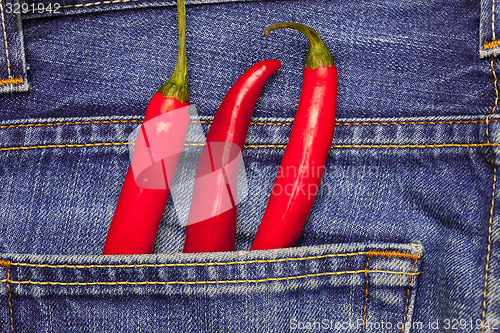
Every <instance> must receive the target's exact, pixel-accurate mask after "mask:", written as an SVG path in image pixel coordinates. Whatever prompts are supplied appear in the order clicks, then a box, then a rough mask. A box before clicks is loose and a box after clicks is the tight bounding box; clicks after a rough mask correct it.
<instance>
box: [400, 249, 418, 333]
mask: <svg viewBox="0 0 500 333" xmlns="http://www.w3.org/2000/svg"><path fill="white" fill-rule="evenodd" d="M417 261H418V259H415V262H414V263H413V266H412V267H411V269H410V275H409V278H408V280H409V282H408V290H407V292H406V302H405V314H404V317H403V328H402V329H401V332H402V333H404V332H405V325H406V315H407V314H408V302H409V300H410V288H411V278H412V276H413V275H412V274H411V273H412V272H413V269H414V268H415V266H416V265H417Z"/></svg>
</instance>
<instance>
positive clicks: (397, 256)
mask: <svg viewBox="0 0 500 333" xmlns="http://www.w3.org/2000/svg"><path fill="white" fill-rule="evenodd" d="M421 251H422V247H421V246H420V245H419V244H416V243H415V244H407V245H402V244H389V245H387V244H386V245H382V244H380V245H377V244H332V245H326V246H306V247H299V248H288V249H280V250H267V251H251V252H249V251H237V252H219V253H205V254H162V255H141V256H78V255H74V256H73V255H72V256H61V255H48V256H47V255H30V254H5V255H2V256H1V258H2V259H1V261H0V264H1V266H0V282H1V283H0V295H1V298H2V299H3V301H2V302H1V303H2V304H1V305H0V306H1V309H2V311H1V312H2V316H1V318H2V321H1V323H2V331H3V332H9V331H13V332H32V330H33V327H36V328H37V331H38V332H95V331H99V332H223V331H224V332H284V331H295V330H313V331H322V330H324V331H327V330H330V331H336V332H360V331H364V332H380V331H391V332H398V331H399V332H401V331H404V332H409V330H410V327H411V325H412V323H411V318H412V313H413V305H414V302H415V289H416V288H415V286H416V284H417V279H418V275H419V274H420V269H419V267H420V261H421V260H420V258H421V255H422V252H421ZM403 327H404V328H403Z"/></svg>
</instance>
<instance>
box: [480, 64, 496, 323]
mask: <svg viewBox="0 0 500 333" xmlns="http://www.w3.org/2000/svg"><path fill="white" fill-rule="evenodd" d="M493 60H494V59H493V57H492V58H491V71H492V72H493V77H494V78H495V83H494V85H495V105H494V106H493V110H492V111H491V114H494V113H495V111H496V109H497V107H498V79H497V75H496V72H495V64H494V62H493ZM489 116H490V115H488V116H487V117H486V139H487V142H490V134H489V130H488V127H489V126H488V125H489V124H488V120H489ZM490 156H491V162H492V164H493V193H492V195H491V209H490V218H489V220H488V247H487V251H488V253H487V255H486V266H485V273H484V290H483V311H482V313H481V333H484V327H485V320H486V308H487V304H486V296H487V295H486V294H487V292H488V273H489V268H490V255H491V232H492V229H493V210H494V208H495V194H496V193H495V192H496V181H497V168H496V164H495V157H494V156H493V149H490Z"/></svg>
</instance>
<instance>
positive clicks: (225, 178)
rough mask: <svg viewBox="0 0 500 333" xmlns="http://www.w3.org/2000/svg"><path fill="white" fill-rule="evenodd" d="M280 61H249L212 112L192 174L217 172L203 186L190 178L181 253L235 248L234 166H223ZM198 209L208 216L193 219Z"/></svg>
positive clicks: (242, 142)
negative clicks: (182, 251) (193, 185)
mask: <svg viewBox="0 0 500 333" xmlns="http://www.w3.org/2000/svg"><path fill="white" fill-rule="evenodd" d="M280 66H281V63H280V62H279V61H278V60H264V61H261V62H259V63H257V64H255V65H254V66H252V67H251V68H250V69H248V70H247V71H246V72H245V73H243V75H241V76H240V78H239V79H238V80H237V81H236V82H235V83H234V85H233V86H232V87H231V89H230V90H229V91H228V93H227V94H226V97H224V100H223V101H222V103H221V106H220V107H219V110H218V111H217V113H216V114H215V117H214V120H213V122H212V125H211V126H210V130H209V131H208V134H207V145H206V146H205V147H204V150H203V152H202V156H201V158H200V163H199V164H198V169H197V171H196V176H197V179H198V178H200V177H201V176H203V175H207V174H209V173H210V172H214V171H217V170H221V172H219V173H218V175H217V176H216V178H215V179H214V181H213V182H211V184H212V185H213V186H209V187H203V188H202V187H201V186H196V183H195V188H194V190H193V199H192V201H191V211H190V214H189V219H188V225H187V227H186V240H185V243H184V252H189V253H193V252H219V251H234V246H235V237H236V204H235V201H236V200H234V199H235V198H236V193H234V189H235V187H236V186H235V185H236V178H237V169H238V165H232V166H230V168H229V169H228V168H227V166H229V164H230V162H231V160H232V159H233V158H234V157H235V153H241V151H242V150H243V146H244V145H245V137H246V134H247V131H248V126H249V125H250V120H251V117H252V113H253V109H254V108H255V103H257V99H258V98H259V95H260V92H261V90H262V88H263V87H264V84H265V83H266V82H267V80H268V79H269V78H270V77H271V75H272V74H274V73H275V72H276V71H277V70H278V69H279V68H280ZM218 144H219V145H218ZM220 144H222V145H220ZM234 148H236V150H237V151H235V149H234ZM203 161H205V162H203ZM231 190H233V193H232V192H231ZM224 202H225V203H226V205H224ZM199 203H202V204H201V205H200V204H199ZM228 205H230V207H231V208H230V209H227V207H228ZM199 209H202V210H204V211H206V212H209V214H210V216H211V217H209V218H207V219H204V220H202V221H198V220H197V219H196V218H195V217H194V216H195V215H197V213H196V211H197V210H199Z"/></svg>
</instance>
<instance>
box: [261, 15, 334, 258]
mask: <svg viewBox="0 0 500 333" xmlns="http://www.w3.org/2000/svg"><path fill="white" fill-rule="evenodd" d="M280 28H292V29H296V30H298V31H300V32H302V33H304V34H305V35H306V36H307V38H308V39H309V42H310V49H309V53H308V55H307V58H306V64H305V69H304V79H303V84H302V94H301V97H300V101H299V106H298V109H297V114H296V116H295V121H294V123H293V127H292V132H291V134H290V139H289V141H288V146H287V148H286V150H285V153H284V155H283V158H282V160H281V165H280V169H279V171H278V175H277V177H276V180H275V182H274V185H273V190H272V193H271V196H270V198H269V202H268V204H267V208H266V211H265V213H264V216H263V218H262V222H261V224H260V226H259V229H258V231H257V234H256V236H255V240H254V242H253V244H252V246H251V250H264V249H277V248H284V247H291V246H294V245H295V244H296V242H297V240H298V238H299V236H300V234H301V232H302V229H303V227H304V223H305V221H306V219H307V216H308V215H309V212H310V211H311V208H312V205H313V203H314V200H315V198H316V195H317V192H318V190H319V185H320V182H321V177H322V174H323V170H324V167H325V163H326V159H327V157H328V152H329V150H330V147H331V144H332V139H333V129H334V127H335V113H336V102H337V70H336V68H335V63H334V60H333V55H332V54H331V53H330V51H329V50H328V48H327V47H326V45H325V44H324V43H323V41H322V40H321V38H320V37H319V35H318V33H317V32H316V31H314V30H313V29H311V28H309V27H307V26H305V25H302V24H298V23H279V24H273V25H270V26H268V27H267V28H266V29H265V31H264V35H265V36H267V35H268V34H269V32H270V31H272V30H275V29H280Z"/></svg>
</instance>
